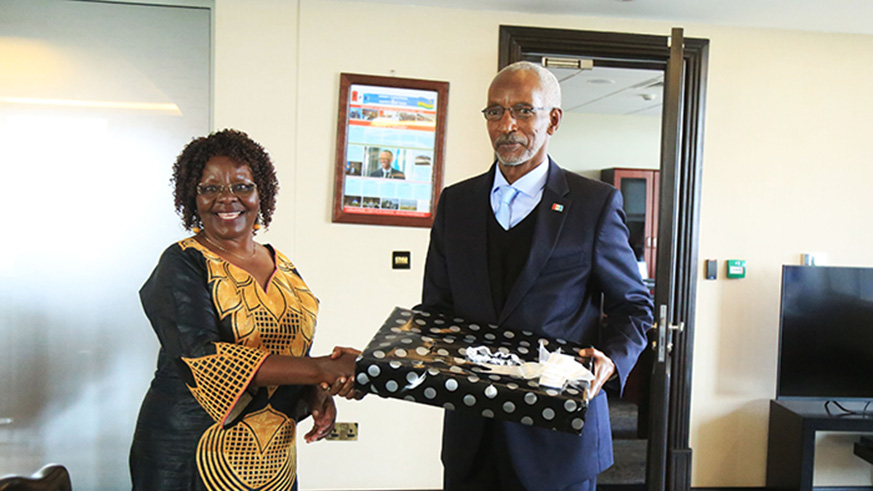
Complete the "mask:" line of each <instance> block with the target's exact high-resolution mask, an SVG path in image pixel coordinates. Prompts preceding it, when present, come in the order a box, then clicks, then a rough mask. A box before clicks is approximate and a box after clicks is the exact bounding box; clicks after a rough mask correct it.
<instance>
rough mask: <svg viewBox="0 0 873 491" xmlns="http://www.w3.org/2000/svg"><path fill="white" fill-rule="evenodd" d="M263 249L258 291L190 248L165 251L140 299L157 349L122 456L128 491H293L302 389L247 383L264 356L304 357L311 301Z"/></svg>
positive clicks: (314, 304) (285, 264)
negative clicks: (265, 271) (264, 269)
mask: <svg viewBox="0 0 873 491" xmlns="http://www.w3.org/2000/svg"><path fill="white" fill-rule="evenodd" d="M267 247H268V248H269V249H270V252H271V253H272V254H273V257H274V260H275V263H276V270H275V271H274V273H273V276H272V277H271V278H270V281H269V283H268V285H267V289H266V291H265V290H264V289H263V288H262V287H261V285H259V284H258V283H257V281H255V280H254V278H252V277H251V276H250V275H249V274H248V273H247V272H246V271H244V270H242V269H240V268H238V267H236V266H234V265H233V264H231V263H229V262H227V261H225V260H224V259H222V258H220V257H219V256H217V255H215V254H214V253H212V252H211V251H210V250H209V249H206V248H205V247H203V246H202V245H200V244H199V243H198V242H197V241H195V240H194V239H193V238H189V239H186V240H183V241H181V242H178V243H176V244H173V245H172V246H170V247H169V248H168V249H167V250H166V251H164V253H163V255H162V256H161V259H160V261H159V262H158V265H157V267H156V268H155V270H154V271H153V272H152V274H151V276H150V277H149V279H148V280H147V281H146V283H145V284H144V285H143V287H142V289H141V290H140V299H141V301H142V305H143V309H144V310H145V313H146V315H147V316H148V318H149V321H150V322H151V325H152V328H154V330H155V333H156V334H157V336H158V339H159V340H160V343H161V348H160V351H159V353H158V367H157V371H156V372H155V377H154V379H153V380H152V383H151V386H150V387H149V390H148V393H147V394H146V396H145V400H144V401H143V404H142V408H141V409H140V414H139V418H138V420H137V425H136V431H135V434H134V438H133V444H132V446H131V453H130V469H131V477H132V480H133V488H134V489H141V490H149V491H156V490H162V491H163V490H210V491H211V490H238V489H239V490H292V489H296V477H297V472H296V460H297V452H296V447H295V437H296V433H297V431H296V429H297V421H298V420H299V419H301V418H303V417H305V416H306V415H307V414H308V412H309V411H308V408H307V407H306V404H305V396H306V392H307V391H308V390H310V387H308V386H284V385H283V386H277V387H260V388H257V389H252V388H249V382H251V380H252V378H253V377H254V375H255V372H257V370H258V368H259V367H260V365H261V363H263V361H264V359H265V358H266V357H267V355H269V354H271V353H272V354H279V355H286V356H307V355H308V353H309V347H310V345H311V344H312V339H313V335H314V333H315V318H316V314H317V312H318V300H317V299H316V298H315V297H314V296H313V295H312V292H310V291H309V288H308V287H307V286H306V284H305V283H304V282H303V279H302V278H301V277H300V275H299V274H298V273H297V270H296V269H295V268H294V266H293V265H292V264H291V262H290V261H289V260H288V258H286V257H285V256H284V255H282V254H281V253H279V252H277V251H275V250H273V249H272V248H271V247H270V246H267Z"/></svg>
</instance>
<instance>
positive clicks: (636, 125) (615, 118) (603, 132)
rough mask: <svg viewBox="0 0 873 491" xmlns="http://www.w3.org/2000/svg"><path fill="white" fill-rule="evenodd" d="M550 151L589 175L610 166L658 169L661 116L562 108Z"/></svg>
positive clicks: (566, 164)
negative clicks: (586, 111)
mask: <svg viewBox="0 0 873 491" xmlns="http://www.w3.org/2000/svg"><path fill="white" fill-rule="evenodd" d="M549 155H551V156H552V158H553V159H555V161H556V162H558V163H559V164H560V165H561V167H564V168H565V169H569V170H572V171H573V172H578V173H579V174H582V175H583V176H586V177H590V178H592V179H600V171H601V170H602V169H609V168H611V167H627V168H632V169H659V168H660V167H661V118H659V117H657V116H634V115H621V114H584V113H570V112H565V113H564V117H563V119H562V121H561V126H560V127H559V128H558V132H557V133H555V135H554V136H553V137H552V138H551V139H550V140H549Z"/></svg>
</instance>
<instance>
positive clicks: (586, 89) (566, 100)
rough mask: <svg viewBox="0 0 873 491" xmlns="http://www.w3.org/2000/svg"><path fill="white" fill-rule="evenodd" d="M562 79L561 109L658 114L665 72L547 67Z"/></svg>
mask: <svg viewBox="0 0 873 491" xmlns="http://www.w3.org/2000/svg"><path fill="white" fill-rule="evenodd" d="M549 70H550V71H551V72H552V73H554V74H555V76H556V77H558V81H560V82H561V95H562V101H561V107H562V109H563V110H564V113H568V112H573V113H589V114H590V113H595V114H622V115H634V116H655V117H660V116H661V100H662V95H663V92H664V72H662V71H660V70H632V69H629V68H607V67H594V68H593V69H591V70H577V69H568V68H549Z"/></svg>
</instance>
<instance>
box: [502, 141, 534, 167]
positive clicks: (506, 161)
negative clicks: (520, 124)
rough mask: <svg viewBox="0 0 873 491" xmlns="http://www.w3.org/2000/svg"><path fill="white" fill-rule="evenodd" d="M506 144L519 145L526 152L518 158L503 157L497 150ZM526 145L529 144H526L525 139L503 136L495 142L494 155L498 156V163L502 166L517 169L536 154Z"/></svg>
mask: <svg viewBox="0 0 873 491" xmlns="http://www.w3.org/2000/svg"><path fill="white" fill-rule="evenodd" d="M504 143H517V144H519V145H521V146H522V147H524V152H522V153H521V155H518V156H509V157H503V156H502V155H500V152H499V151H498V150H497V148H500V145H502V144H504ZM525 143H527V142H525V141H524V139H522V138H517V137H515V136H512V135H503V136H500V137H498V138H497V141H495V142H494V148H495V150H494V153H495V154H497V160H498V162H500V163H501V164H503V165H505V166H508V167H516V166H519V165H522V164H524V163H525V162H527V161H528V160H530V159H531V158H532V157H533V156H534V154H535V153H536V152H535V151H531V150H530V149H529V148H528V147H527V146H526V145H525Z"/></svg>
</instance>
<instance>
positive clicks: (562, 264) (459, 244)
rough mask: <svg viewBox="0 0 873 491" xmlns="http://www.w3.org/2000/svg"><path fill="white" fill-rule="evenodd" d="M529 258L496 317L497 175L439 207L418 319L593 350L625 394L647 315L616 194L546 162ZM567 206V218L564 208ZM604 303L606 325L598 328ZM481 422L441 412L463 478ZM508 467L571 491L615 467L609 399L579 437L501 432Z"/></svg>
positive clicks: (446, 448) (511, 426)
mask: <svg viewBox="0 0 873 491" xmlns="http://www.w3.org/2000/svg"><path fill="white" fill-rule="evenodd" d="M548 165H549V170H548V179H547V182H546V186H545V189H544V190H543V197H542V201H541V202H540V204H539V206H538V207H537V208H536V209H535V210H534V211H533V212H532V213H536V214H537V216H536V224H535V229H534V234H533V238H532V241H531V250H530V256H529V257H528V260H527V263H526V264H525V266H524V268H523V269H522V271H521V274H520V275H519V277H518V280H517V281H516V283H515V285H514V286H513V288H512V290H511V291H510V292H509V294H508V297H507V300H506V304H505V306H504V307H503V309H502V310H501V311H500V312H497V311H496V310H495V307H494V302H493V300H492V297H491V285H490V280H489V275H488V258H487V244H486V235H487V234H486V227H487V221H488V220H489V214H491V213H492V211H491V205H490V201H489V195H490V192H491V186H492V184H493V181H494V172H495V170H496V169H497V166H496V164H495V165H493V166H492V167H491V170H489V171H488V172H487V173H485V174H482V175H480V176H477V177H474V178H471V179H468V180H466V181H463V182H460V183H458V184H455V185H453V186H450V187H448V188H446V189H445V190H444V191H443V193H442V194H441V196H440V201H439V205H438V207H437V213H436V217H435V219H434V224H433V228H432V229H431V240H430V247H429V248H428V253H427V262H426V265H425V275H424V289H423V292H422V304H421V306H420V307H421V308H424V309H428V310H434V311H438V312H447V313H452V314H455V315H458V316H460V317H463V318H466V319H468V320H475V321H478V322H487V323H495V324H499V325H500V326H501V327H505V328H509V329H515V330H523V329H525V330H529V331H532V332H535V333H542V334H545V335H548V336H551V337H556V338H563V339H567V340H571V341H574V342H577V343H580V344H583V345H591V346H594V347H596V348H597V349H599V350H601V351H603V352H604V353H605V354H606V355H607V356H609V357H610V358H611V359H612V360H613V362H615V366H616V371H617V373H618V377H619V381H620V384H621V387H623V386H624V382H625V380H626V379H627V376H628V374H629V373H630V371H631V369H632V368H633V366H634V364H635V363H636V360H637V357H638V356H639V354H640V353H641V352H642V351H643V349H644V348H645V346H646V336H645V332H646V330H647V329H648V328H649V327H650V326H651V323H652V304H651V300H650V297H649V294H648V291H647V290H646V288H645V287H644V285H643V283H642V280H641V278H640V273H639V269H638V267H637V262H636V259H635V257H634V254H633V251H632V250H631V248H630V246H629V244H628V231H627V226H626V225H625V217H624V211H623V210H622V200H621V194H620V193H619V192H618V191H617V190H616V189H615V188H613V187H612V186H609V185H607V184H604V183H602V182H599V181H594V180H591V179H587V178H585V177H582V176H579V175H577V174H574V173H571V172H567V171H565V170H563V169H561V168H560V167H558V166H557V164H555V162H554V161H552V160H551V158H550V159H549V163H548ZM561 207H563V208H561ZM601 298H602V299H603V310H604V312H605V313H606V315H607V317H608V319H609V322H608V324H607V327H606V328H601V322H600V319H601ZM483 424H484V419H483V418H481V417H479V416H476V415H474V414H472V413H464V412H459V411H446V416H445V423H444V429H443V449H442V460H443V465H444V466H445V470H446V473H447V474H449V475H451V476H459V477H460V476H464V475H466V474H467V472H468V471H469V465H470V462H472V461H473V457H474V456H475V454H476V450H477V449H478V445H479V440H480V437H481V435H482V428H483ZM498 424H502V425H503V428H504V432H505V435H506V439H507V442H508V445H509V448H508V450H509V454H510V456H511V458H512V463H513V467H514V469H515V471H516V473H517V474H518V476H519V478H520V479H521V481H522V482H523V483H524V484H525V487H526V488H527V489H543V490H546V489H548V490H553V489H561V490H563V489H574V486H575V485H576V484H578V483H580V482H582V481H585V480H588V479H591V478H592V477H595V476H596V475H597V474H599V473H600V472H602V471H603V470H605V469H606V468H607V467H609V466H610V465H612V462H613V457H612V436H611V430H610V425H609V410H608V408H607V403H606V396H605V394H604V393H603V392H602V391H601V393H600V394H599V395H598V396H597V397H595V398H594V400H593V401H591V402H590V403H589V408H588V413H587V416H586V422H585V426H584V428H583V431H582V435H580V436H577V435H574V434H570V433H561V432H557V431H552V430H547V429H541V428H536V427H531V426H525V425H521V424H518V423H512V422H506V421H501V422H499V423H498Z"/></svg>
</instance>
